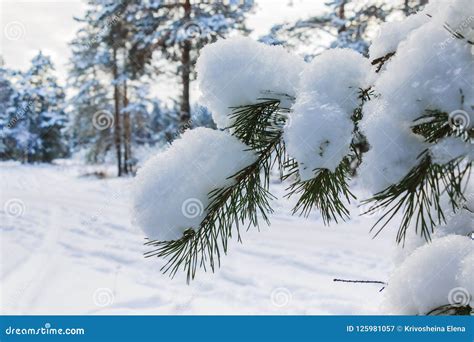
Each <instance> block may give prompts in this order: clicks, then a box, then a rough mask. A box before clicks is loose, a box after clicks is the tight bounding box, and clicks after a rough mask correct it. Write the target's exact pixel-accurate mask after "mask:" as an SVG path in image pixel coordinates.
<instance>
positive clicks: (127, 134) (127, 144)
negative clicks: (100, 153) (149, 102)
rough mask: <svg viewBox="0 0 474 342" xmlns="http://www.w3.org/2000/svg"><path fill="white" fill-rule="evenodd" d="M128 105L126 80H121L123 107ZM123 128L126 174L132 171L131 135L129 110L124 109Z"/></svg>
mask: <svg viewBox="0 0 474 342" xmlns="http://www.w3.org/2000/svg"><path fill="white" fill-rule="evenodd" d="M127 106H128V96H127V81H126V80H125V81H123V108H126V107H127ZM123 130H124V132H123V133H124V171H125V173H126V174H128V173H132V172H133V170H132V163H131V158H132V146H131V137H132V127H131V125H130V112H129V111H125V112H124V113H123Z"/></svg>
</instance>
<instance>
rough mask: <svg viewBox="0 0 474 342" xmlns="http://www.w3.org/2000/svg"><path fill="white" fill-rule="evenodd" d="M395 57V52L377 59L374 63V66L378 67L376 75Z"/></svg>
mask: <svg viewBox="0 0 474 342" xmlns="http://www.w3.org/2000/svg"><path fill="white" fill-rule="evenodd" d="M394 55H395V51H393V52H389V53H387V54H386V55H384V56H382V57H379V58H376V59H374V60H373V61H372V65H377V69H375V72H376V73H379V72H380V70H382V67H383V66H384V64H385V63H387V62H388V61H389V60H390V58H392V57H393V56H394Z"/></svg>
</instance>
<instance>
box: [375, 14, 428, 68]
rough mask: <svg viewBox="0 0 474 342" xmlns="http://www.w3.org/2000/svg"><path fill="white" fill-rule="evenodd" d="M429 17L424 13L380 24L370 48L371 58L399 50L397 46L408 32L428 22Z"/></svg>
mask: <svg viewBox="0 0 474 342" xmlns="http://www.w3.org/2000/svg"><path fill="white" fill-rule="evenodd" d="M428 20H429V17H428V16H427V15H425V14H424V13H417V14H414V15H411V16H409V17H408V18H406V19H405V20H403V21H396V22H386V23H383V24H382V25H380V28H379V32H378V34H377V37H376V38H375V39H374V40H373V41H372V44H371V45H370V48H369V56H370V60H374V59H376V58H380V57H383V56H385V55H387V54H388V53H391V52H395V51H397V46H398V44H400V42H401V41H403V40H405V39H406V37H407V36H408V34H409V33H410V32H411V31H413V30H414V29H417V28H418V27H420V26H421V25H423V24H425V23H426V22H428Z"/></svg>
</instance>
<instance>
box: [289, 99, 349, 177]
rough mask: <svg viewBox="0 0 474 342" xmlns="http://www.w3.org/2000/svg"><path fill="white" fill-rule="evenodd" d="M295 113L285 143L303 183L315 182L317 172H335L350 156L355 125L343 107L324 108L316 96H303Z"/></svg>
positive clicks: (295, 107)
mask: <svg viewBox="0 0 474 342" xmlns="http://www.w3.org/2000/svg"><path fill="white" fill-rule="evenodd" d="M293 110H294V111H295V112H294V113H293V114H292V117H291V120H292V121H291V125H290V126H287V127H286V128H285V136H284V139H285V143H286V148H287V151H288V153H289V154H290V155H291V156H292V157H293V158H295V159H296V160H297V162H298V167H299V174H300V178H301V180H302V181H306V180H309V179H311V178H313V177H314V174H315V170H316V169H328V170H331V171H334V170H335V169H336V167H337V166H338V165H339V163H340V162H341V160H342V159H343V158H344V156H346V155H347V153H348V152H349V146H350V143H351V139H352V135H351V133H352V130H353V128H354V125H353V124H352V121H351V120H347V119H346V113H345V112H344V111H343V110H342V109H341V108H340V107H339V106H337V105H321V103H319V102H318V100H317V99H316V98H315V97H313V96H299V97H298V101H297V103H295V105H294V106H293Z"/></svg>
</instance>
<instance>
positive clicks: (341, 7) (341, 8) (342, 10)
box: [337, 0, 347, 33]
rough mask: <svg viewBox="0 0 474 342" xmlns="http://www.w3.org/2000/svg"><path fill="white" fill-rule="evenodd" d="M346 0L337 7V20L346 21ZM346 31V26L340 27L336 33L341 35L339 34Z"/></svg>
mask: <svg viewBox="0 0 474 342" xmlns="http://www.w3.org/2000/svg"><path fill="white" fill-rule="evenodd" d="M346 2H347V1H346V0H344V1H343V2H342V3H341V4H340V5H339V12H338V14H337V16H338V17H339V19H346V8H345V6H346ZM345 30H346V25H342V26H341V27H340V28H339V30H338V33H341V32H344V31H345Z"/></svg>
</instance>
